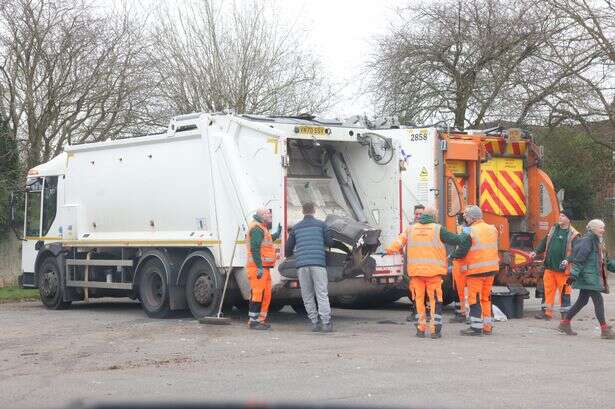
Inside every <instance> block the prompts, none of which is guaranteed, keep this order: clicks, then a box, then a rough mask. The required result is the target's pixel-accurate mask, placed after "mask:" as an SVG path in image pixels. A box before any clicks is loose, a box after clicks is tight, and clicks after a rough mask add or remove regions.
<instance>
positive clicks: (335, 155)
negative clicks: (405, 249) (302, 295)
mask: <svg viewBox="0 0 615 409" xmlns="http://www.w3.org/2000/svg"><path fill="white" fill-rule="evenodd" d="M388 149H390V152H389V153H387V152H386V151H387V149H384V151H385V152H384V153H383V155H382V156H381V157H379V158H376V159H377V160H374V158H372V157H370V154H369V153H368V152H369V148H368V147H367V146H366V145H365V144H362V143H360V142H356V141H353V142H350V141H325V140H318V141H317V140H314V139H290V140H288V145H287V153H288V158H289V164H288V167H287V174H286V184H285V198H286V200H285V217H286V221H287V226H289V228H292V226H293V225H294V224H295V223H296V222H298V221H299V220H301V219H302V218H303V214H302V205H303V204H304V203H306V202H313V203H314V204H315V205H316V217H317V218H319V219H322V220H326V222H327V224H328V226H329V229H330V232H331V233H332V235H333V236H334V237H335V238H336V240H337V242H336V243H337V244H338V245H336V246H335V248H332V249H331V250H330V251H329V252H328V254H327V272H328V274H329V281H330V282H331V283H333V284H332V285H331V286H330V295H332V296H336V295H340V296H343V297H346V298H349V297H350V298H352V299H354V298H356V297H357V296H361V295H363V296H365V295H367V294H372V295H374V296H378V297H380V296H381V295H383V294H385V293H386V291H387V289H386V288H385V287H383V286H382V284H386V285H387V286H390V287H391V290H392V289H393V287H394V284H395V283H397V281H398V280H397V277H388V276H389V275H391V274H400V273H401V258H400V257H393V256H385V257H384V258H381V257H380V256H375V257H370V255H372V254H373V253H374V252H380V251H383V244H386V243H389V242H390V241H392V240H394V239H395V237H396V236H397V234H399V231H400V230H399V229H400V200H399V164H398V161H397V160H395V159H394V152H393V150H392V146H390V147H389V148H388ZM387 155H388V157H387ZM341 218H344V219H341ZM331 230H334V231H331ZM378 233H379V234H378ZM378 235H379V241H377V240H373V238H374V236H376V237H378ZM381 243H382V244H381ZM287 262H291V268H292V258H289V259H287V260H285V262H283V264H282V265H281V266H280V268H279V270H280V272H281V273H282V275H284V276H285V277H287V278H294V277H295V274H296V273H295V272H292V271H291V272H290V273H289V272H288V271H284V270H285V269H288V265H286V263H287ZM360 269H363V270H365V271H367V272H368V273H365V274H364V273H363V272H361V271H360ZM351 270H352V271H351ZM372 273H373V277H372V280H370V281H364V280H363V279H361V280H345V279H346V278H352V277H357V276H360V275H364V276H368V275H371V274H372ZM382 274H384V275H386V276H387V277H385V278H384V281H383V279H381V278H380V277H379V275H382ZM294 285H296V283H295V284H294ZM402 295H403V294H402ZM393 298H395V297H393ZM397 298H398V297H397Z"/></svg>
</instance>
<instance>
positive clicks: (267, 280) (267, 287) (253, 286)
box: [246, 221, 276, 321]
mask: <svg viewBox="0 0 615 409" xmlns="http://www.w3.org/2000/svg"><path fill="white" fill-rule="evenodd" d="M256 228H258V229H261V230H262V231H263V234H264V237H263V241H262V242H261V244H260V256H261V263H262V266H263V275H262V277H261V278H258V277H257V274H256V273H257V271H258V267H257V265H256V263H255V261H254V258H253V257H252V248H251V246H250V244H251V241H252V240H251V239H252V233H253V231H254V229H256ZM246 246H247V255H248V261H247V263H246V270H247V271H248V280H249V281H250V290H251V295H250V307H249V313H248V315H249V317H250V321H265V320H266V319H267V312H268V311H269V304H270V303H271V274H270V271H269V270H270V268H271V267H273V266H274V265H275V257H276V255H275V247H274V245H273V239H272V237H271V232H270V231H269V229H268V228H267V226H265V225H264V224H263V223H259V222H257V221H253V222H252V223H250V226H249V227H248V234H247V235H246Z"/></svg>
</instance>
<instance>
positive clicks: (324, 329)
mask: <svg viewBox="0 0 615 409" xmlns="http://www.w3.org/2000/svg"><path fill="white" fill-rule="evenodd" d="M320 332H333V324H332V323H331V321H329V322H327V323H323V324H322V328H321V330H320Z"/></svg>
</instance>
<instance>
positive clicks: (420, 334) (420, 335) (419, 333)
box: [416, 328, 425, 338]
mask: <svg viewBox="0 0 615 409" xmlns="http://www.w3.org/2000/svg"><path fill="white" fill-rule="evenodd" d="M416 336H417V337H419V338H425V331H421V330H420V329H418V328H417V329H416Z"/></svg>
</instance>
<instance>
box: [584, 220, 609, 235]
mask: <svg viewBox="0 0 615 409" xmlns="http://www.w3.org/2000/svg"><path fill="white" fill-rule="evenodd" d="M604 226H605V225H604V222H603V221H602V220H600V219H593V220H590V221H589V223H587V227H586V229H587V231H591V232H593V233H595V231H596V229H598V228H600V227H604Z"/></svg>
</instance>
